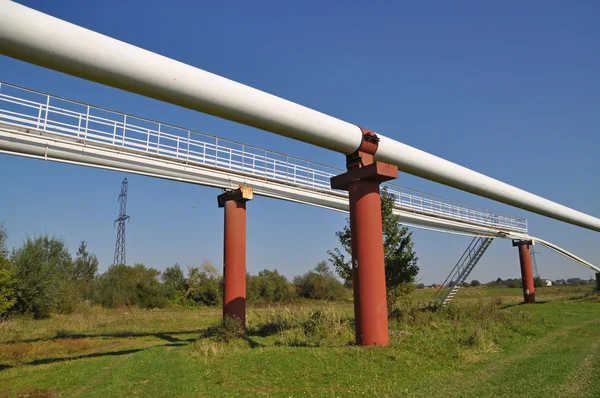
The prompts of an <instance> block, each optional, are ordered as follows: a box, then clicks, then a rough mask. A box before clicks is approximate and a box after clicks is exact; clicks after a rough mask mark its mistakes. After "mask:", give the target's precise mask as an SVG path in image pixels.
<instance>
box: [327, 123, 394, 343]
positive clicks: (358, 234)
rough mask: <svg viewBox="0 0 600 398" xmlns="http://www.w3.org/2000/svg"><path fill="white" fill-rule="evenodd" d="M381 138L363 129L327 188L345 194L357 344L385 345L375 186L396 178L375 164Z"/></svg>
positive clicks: (385, 314)
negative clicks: (358, 142)
mask: <svg viewBox="0 0 600 398" xmlns="http://www.w3.org/2000/svg"><path fill="white" fill-rule="evenodd" d="M378 142H379V139H378V138H377V135H375V133H373V132H371V131H369V130H365V129H363V143H362V145H361V147H360V148H359V150H358V151H356V152H355V153H353V154H351V155H348V156H347V157H346V168H347V170H348V171H347V172H346V173H344V174H341V175H339V176H335V177H332V178H331V187H332V188H334V189H343V190H346V191H348V194H349V201H350V234H351V242H352V281H353V288H354V318H355V333H356V344H359V345H363V346H373V345H377V346H386V345H388V344H389V331H388V312H387V300H386V290H385V263H384V254H383V232H382V229H383V228H382V223H381V196H380V193H379V185H380V184H381V183H382V182H384V181H388V180H392V179H394V178H397V177H398V167H396V166H393V165H390V164H387V163H381V162H375V161H374V160H373V155H374V154H375V151H376V150H377V144H378Z"/></svg>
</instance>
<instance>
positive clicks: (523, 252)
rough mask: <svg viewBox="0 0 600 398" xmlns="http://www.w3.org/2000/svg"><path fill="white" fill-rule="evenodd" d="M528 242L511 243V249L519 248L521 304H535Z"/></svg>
mask: <svg viewBox="0 0 600 398" xmlns="http://www.w3.org/2000/svg"><path fill="white" fill-rule="evenodd" d="M532 243H533V242H532V241H530V240H518V241H513V247H514V246H517V247H518V248H519V260H520V262H521V280H522V281H523V302H524V303H525V304H534V303H535V287H534V284H533V268H532V267H531V252H530V251H529V246H530V245H531V244H532Z"/></svg>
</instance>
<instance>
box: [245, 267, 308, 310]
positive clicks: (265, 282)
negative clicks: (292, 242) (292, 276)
mask: <svg viewBox="0 0 600 398" xmlns="http://www.w3.org/2000/svg"><path fill="white" fill-rule="evenodd" d="M246 290H247V298H248V299H249V300H264V301H269V302H284V301H290V300H293V299H295V298H297V297H298V295H297V294H296V288H295V287H294V285H292V284H291V283H290V282H289V281H288V280H287V278H286V277H285V276H283V275H281V274H279V272H278V271H277V270H274V271H269V270H266V269H265V270H262V271H260V272H259V273H258V275H253V276H250V275H247V276H246Z"/></svg>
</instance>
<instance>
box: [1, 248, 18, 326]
mask: <svg viewBox="0 0 600 398" xmlns="http://www.w3.org/2000/svg"><path fill="white" fill-rule="evenodd" d="M16 285H17V278H16V273H15V270H14V267H13V265H12V263H11V262H10V261H9V260H8V259H6V258H2V257H0V317H4V316H6V315H7V314H8V311H9V310H10V309H11V308H12V307H13V306H14V305H15V304H16V303H17V298H16V296H15V286H16Z"/></svg>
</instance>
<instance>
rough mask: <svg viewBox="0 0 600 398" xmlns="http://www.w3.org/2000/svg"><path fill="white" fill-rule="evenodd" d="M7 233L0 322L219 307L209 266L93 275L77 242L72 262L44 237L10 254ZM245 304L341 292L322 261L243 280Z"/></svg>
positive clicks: (0, 262)
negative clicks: (89, 309) (82, 312)
mask: <svg viewBox="0 0 600 398" xmlns="http://www.w3.org/2000/svg"><path fill="white" fill-rule="evenodd" d="M7 236H8V234H7V231H6V229H5V228H4V227H3V226H2V225H1V224H0V316H2V317H6V316H8V315H31V316H33V317H34V318H36V319H40V318H45V317H48V316H50V315H51V314H52V313H71V312H73V311H75V310H76V309H77V307H78V306H90V305H101V306H103V307H106V308H116V307H125V306H138V307H140V308H160V307H165V306H167V305H169V304H178V305H185V306H219V305H221V303H222V295H223V278H222V276H221V275H220V273H219V272H218V270H217V269H216V268H215V267H214V265H213V264H212V263H211V262H210V261H204V262H203V263H202V264H201V265H200V266H190V267H187V270H185V271H184V269H182V267H181V266H179V265H178V264H175V265H173V266H171V267H167V268H166V269H165V270H164V271H162V272H161V271H158V270H156V269H154V268H149V267H146V266H145V265H144V264H134V265H133V266H129V265H125V264H118V265H112V266H110V267H109V268H108V270H107V271H106V272H104V273H99V272H98V265H99V263H98V258H97V256H96V255H95V254H93V253H92V252H90V251H89V249H88V246H87V243H86V242H85V241H82V242H81V243H80V245H79V247H78V250H77V252H76V253H75V255H74V256H72V255H71V253H70V252H69V250H68V248H67V246H66V244H65V242H64V241H63V240H62V239H59V238H56V237H50V236H47V235H44V236H37V237H27V238H26V239H25V241H24V242H23V244H22V245H21V246H20V247H18V248H14V249H12V250H11V251H9V250H8V248H7V246H6V239H7ZM246 282H247V298H248V300H250V301H265V302H285V301H294V300H300V299H315V300H340V299H343V298H347V297H349V291H348V289H346V288H344V286H343V284H342V283H341V282H340V281H339V280H338V279H337V278H336V277H335V274H334V273H333V271H332V270H331V269H330V267H329V265H328V264H327V262H326V261H322V262H320V263H319V264H317V265H316V266H315V268H314V269H312V270H310V271H308V272H306V273H305V274H303V275H300V276H297V277H295V278H294V279H293V280H292V281H289V280H288V279H287V278H286V277H285V276H284V275H281V274H280V273H279V272H278V271H277V270H276V269H275V270H262V271H260V272H259V273H258V275H250V274H248V275H247V276H246Z"/></svg>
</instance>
